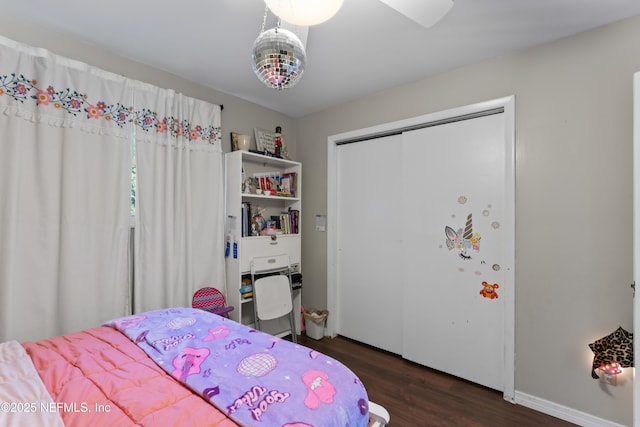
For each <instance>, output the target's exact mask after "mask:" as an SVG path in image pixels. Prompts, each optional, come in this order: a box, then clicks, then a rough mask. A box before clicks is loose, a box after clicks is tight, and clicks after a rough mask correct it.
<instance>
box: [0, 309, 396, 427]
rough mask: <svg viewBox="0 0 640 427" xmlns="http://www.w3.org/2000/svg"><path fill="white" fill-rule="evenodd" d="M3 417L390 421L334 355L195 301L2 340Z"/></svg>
mask: <svg viewBox="0 0 640 427" xmlns="http://www.w3.org/2000/svg"><path fill="white" fill-rule="evenodd" d="M0 413H1V416H2V418H3V425H5V426H12V425H16V426H18V425H40V426H62V425H64V426H88V425H91V426H96V427H100V426H131V425H140V426H154V427H155V426H180V425H189V426H216V427H230V426H238V425H240V426H277V427H320V426H322V427H329V426H354V427H356V426H373V425H375V426H384V425H385V423H386V422H388V417H389V416H388V413H386V411H385V410H384V408H382V407H380V406H379V405H376V404H374V403H372V402H369V400H368V397H367V393H366V390H365V388H364V386H363V384H362V383H361V382H360V380H359V379H358V377H357V376H356V375H355V374H354V373H353V372H352V371H350V370H349V369H348V368H347V367H346V366H344V365H343V364H341V363H340V362H338V361H337V360H335V359H332V358H330V357H328V356H326V355H324V354H321V353H318V352H316V351H314V350H311V349H309V348H307V347H304V346H301V345H297V344H294V343H292V342H290V341H286V340H282V339H279V338H275V337H273V336H271V335H268V334H265V333H263V332H259V331H256V330H254V329H252V328H249V327H247V326H244V325H241V324H239V323H236V322H234V321H232V320H230V319H228V318H225V317H221V316H218V315H215V314H212V313H208V312H205V311H202V310H197V309H192V308H171V309H165V310H156V311H151V312H147V313H142V314H138V315H133V316H128V317H123V318H119V319H114V320H112V321H109V322H107V323H106V324H104V325H102V326H99V327H96V328H93V329H88V330H84V331H81V332H77V333H72V334H68V335H63V336H59V337H54V338H50V339H45V340H42V341H38V342H27V343H23V344H22V345H20V344H18V343H17V342H15V341H10V342H7V343H2V344H0Z"/></svg>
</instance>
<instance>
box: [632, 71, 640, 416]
mask: <svg viewBox="0 0 640 427" xmlns="http://www.w3.org/2000/svg"><path fill="white" fill-rule="evenodd" d="M633 280H634V282H635V283H636V291H637V283H639V282H640V72H637V73H635V74H634V75H633ZM633 331H634V333H635V335H634V336H637V335H638V332H639V331H640V297H638V295H635V298H634V299H633ZM633 357H634V359H633V360H639V359H638V358H639V357H640V349H639V348H638V346H637V345H634V356H633ZM636 366H637V362H636ZM637 369H638V368H637V367H636V368H634V369H633V395H634V399H633V425H634V426H635V427H640V378H638V376H637V375H636V370H637Z"/></svg>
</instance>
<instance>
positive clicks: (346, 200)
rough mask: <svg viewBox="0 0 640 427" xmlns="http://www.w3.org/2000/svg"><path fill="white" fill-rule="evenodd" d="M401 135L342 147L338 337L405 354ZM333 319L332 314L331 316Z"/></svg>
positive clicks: (339, 158)
mask: <svg viewBox="0 0 640 427" xmlns="http://www.w3.org/2000/svg"><path fill="white" fill-rule="evenodd" d="M400 142H401V136H400V135H398V136H392V137H385V138H378V139H372V140H368V141H362V142H356V143H351V144H345V145H339V146H338V147H337V165H336V171H337V182H338V186H337V187H338V188H337V193H338V194H337V215H336V221H337V224H336V226H337V235H336V240H337V248H338V254H337V263H336V264H337V265H336V269H337V295H338V298H337V301H338V316H337V319H338V324H337V333H338V334H340V335H343V336H346V337H349V338H352V339H355V340H358V341H361V342H364V343H367V344H370V345H373V346H375V347H378V348H382V349H384V350H387V351H391V352H394V353H398V354H399V353H400V351H401V349H402V334H401V333H400V328H401V324H402V315H401V313H402V270H401V269H400V268H399V266H400V265H401V264H402V259H401V257H402V236H401V235H400V227H401V226H400V224H399V221H400V216H401V213H400V211H401V208H400V199H401V191H400V188H399V185H400V176H399V172H400V155H401V151H400ZM330 315H331V314H330Z"/></svg>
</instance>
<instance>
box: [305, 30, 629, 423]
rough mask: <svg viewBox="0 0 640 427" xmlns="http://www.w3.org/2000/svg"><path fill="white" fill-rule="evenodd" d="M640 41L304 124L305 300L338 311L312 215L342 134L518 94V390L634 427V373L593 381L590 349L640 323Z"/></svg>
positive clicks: (555, 55)
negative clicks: (637, 301) (637, 292)
mask: <svg viewBox="0 0 640 427" xmlns="http://www.w3.org/2000/svg"><path fill="white" fill-rule="evenodd" d="M638 40H640V18H634V19H630V20H626V21H622V22H620V23H617V24H613V25H609V26H606V27H602V28H599V29H596V30H593V31H589V32H585V33H582V34H580V35H577V36H573V37H570V38H567V39H563V40H561V41H558V42H555V43H551V44H548V45H545V46H542V47H539V48H535V49H530V50H526V51H522V52H519V53H517V54H514V55H510V56H507V57H503V58H499V59H496V60H492V61H488V62H484V63H481V64H477V65H474V66H471V67H466V68H462V69H458V70H455V71H452V72H448V73H445V74H443V75H440V76H437V77H433V78H428V79H425V80H422V81H419V82H416V83H414V84H410V85H405V86H401V87H397V88H395V89H392V90H387V91H383V92H380V93H376V94H372V95H370V96H368V97H366V98H363V99H359V100H356V101H354V102H350V103H347V104H344V105H341V106H337V107H334V108H331V109H328V110H326V111H323V112H320V113H316V114H312V115H309V116H307V117H304V118H302V119H299V120H298V123H297V124H298V140H299V141H300V143H299V146H298V154H299V156H298V157H299V160H300V161H301V162H302V163H303V165H304V194H305V199H304V215H303V220H304V222H303V233H304V234H303V235H304V239H303V253H302V256H303V265H304V277H305V290H304V294H305V295H304V302H305V303H307V304H312V305H314V306H325V305H326V304H327V295H326V281H327V275H326V250H327V246H326V233H322V232H318V231H315V230H314V227H313V225H314V224H313V218H314V215H316V214H326V213H327V207H326V198H327V186H326V170H327V169H326V168H327V164H326V153H327V137H328V136H329V135H334V134H338V133H342V132H347V131H351V130H356V129H360V128H364V127H368V126H372V125H375V124H380V123H386V122H391V121H395V120H400V119H404V118H410V117H415V116H419V115H423V114H427V113H431V112H436V111H441V110H445V109H448V108H452V107H458V106H462V105H468V104H472V103H476V102H480V101H485V100H489V99H495V98H500V97H503V96H507V95H511V94H513V95H515V96H516V357H517V359H516V382H515V385H516V391H517V392H520V393H525V394H528V395H532V396H535V397H538V398H541V399H545V400H548V401H552V402H556V403H558V404H560V405H563V406H567V407H569V408H573V409H576V410H579V411H582V412H585V413H588V414H592V415H595V416H597V417H600V418H604V419H607V420H611V421H614V422H617V423H620V424H624V425H631V424H632V418H633V417H632V410H633V409H632V389H633V386H632V374H631V370H630V369H628V370H627V371H626V372H625V373H624V374H623V378H622V379H621V380H618V385H617V386H616V387H611V386H607V385H604V384H600V383H599V382H598V381H595V380H593V379H591V377H590V364H591V357H592V353H591V351H590V349H589V348H588V346H587V344H588V343H589V342H592V341H593V340H595V339H597V338H600V337H602V336H604V335H606V334H608V333H610V332H612V331H613V330H614V329H616V328H617V327H618V326H623V327H625V328H626V329H627V330H631V329H632V319H633V303H632V298H631V297H632V293H631V290H630V287H629V284H630V283H631V281H632V280H633V271H632V255H633V254H632V231H633V228H632V227H633V222H632V219H633V217H632V214H633V212H632V197H633V195H632V187H633V182H632V180H633V178H632V173H633V167H632V166H633V165H632V143H633V136H632V135H633V127H632V107H633V105H632V89H633V79H632V76H633V73H634V72H635V71H639V70H640V51H639V50H638V47H637V41H638ZM383 166H384V165H381V167H383ZM328 220H329V221H331V220H332V218H329V219H328ZM363 321H364V320H363Z"/></svg>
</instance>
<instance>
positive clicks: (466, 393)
mask: <svg viewBox="0 0 640 427" xmlns="http://www.w3.org/2000/svg"><path fill="white" fill-rule="evenodd" d="M298 343H300V344H302V345H304V346H307V347H310V348H312V349H314V350H317V351H319V352H322V353H324V354H327V355H329V356H331V357H333V358H334V359H337V360H339V361H340V362H342V363H343V364H345V365H346V366H348V367H349V368H350V369H351V370H352V371H353V372H354V373H355V374H356V375H357V376H358V377H359V378H360V380H361V381H362V382H363V384H364V385H365V387H366V389H367V393H368V395H369V399H370V400H372V401H373V402H376V403H378V404H380V405H382V406H384V407H385V408H386V409H387V411H389V414H390V415H391V422H390V424H389V425H390V426H393V427H414V426H415V427H427V426H428V427H432V426H433V427H438V426H443V427H453V426H491V427H498V426H514V427H516V426H517V427H534V426H535V427H540V426H545V427H556V426H557V427H567V426H574V424H571V423H568V422H566V421H562V420H559V419H557V418H554V417H551V416H549V415H546V414H542V413H540V412H537V411H534V410H532V409H529V408H526V407H524V406H520V405H515V404H513V403H509V402H507V401H505V400H504V399H503V398H502V393H499V392H497V391H495V390H491V389H488V388H486V387H482V386H480V385H477V384H474V383H471V382H468V381H465V380H462V379H460V378H456V377H453V376H451V375H447V374H444V373H442V372H439V371H435V370H432V369H429V368H426V367H424V366H421V365H418V364H415V363H412V362H409V361H407V360H404V359H402V358H401V357H400V356H397V355H394V354H391V353H388V352H385V351H381V350H378V349H375V348H373V347H370V346H367V345H364V344H362V343H358V342H356V341H353V340H350V339H347V338H344V337H340V336H339V337H336V338H333V339H331V338H327V337H325V338H323V339H322V340H314V339H311V338H308V337H307V336H305V335H304V334H303V335H301V336H299V337H298Z"/></svg>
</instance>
